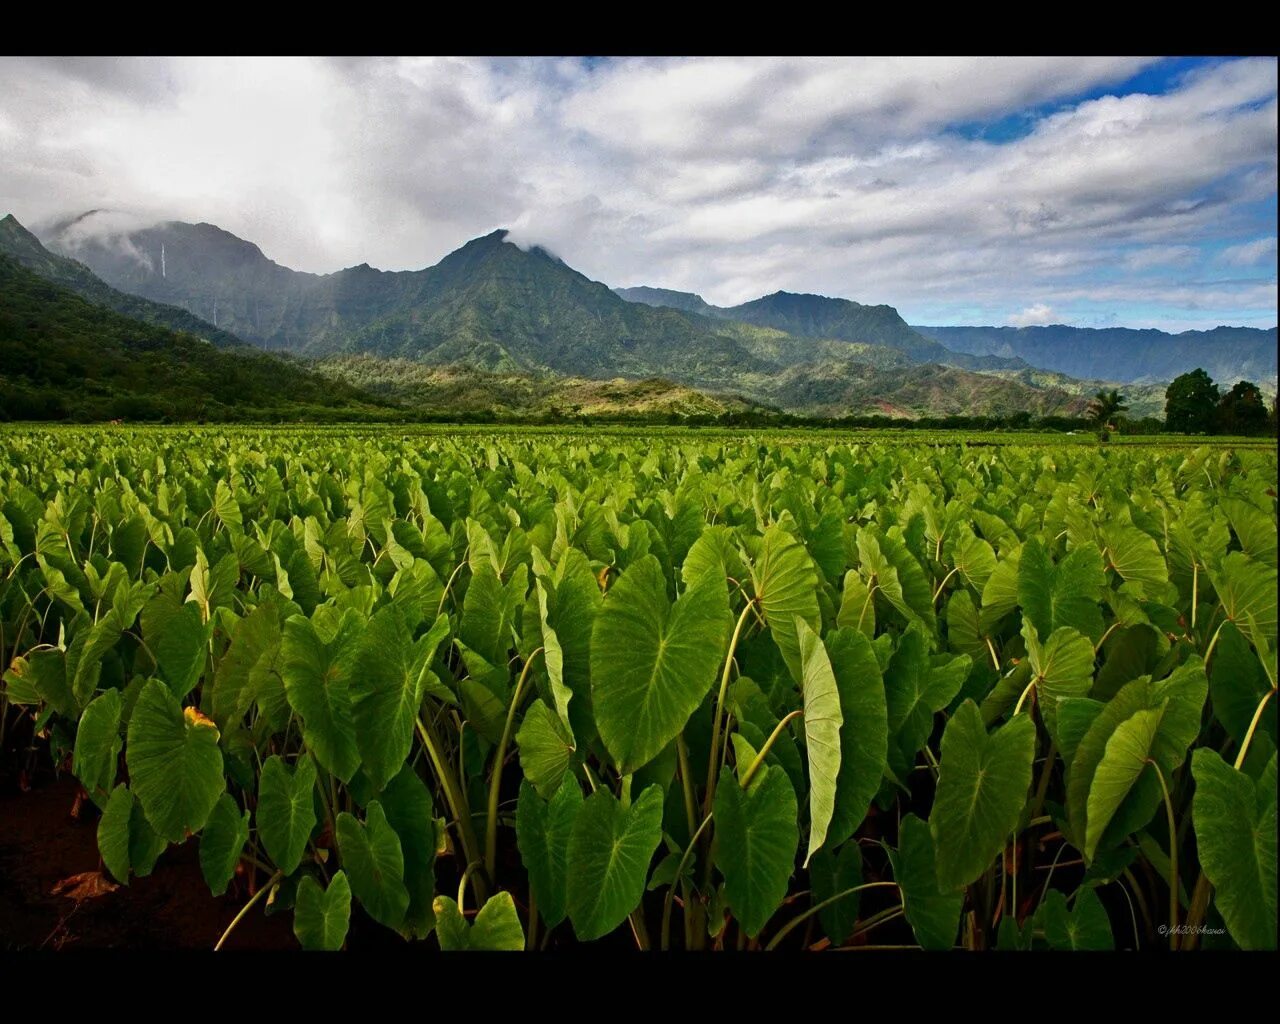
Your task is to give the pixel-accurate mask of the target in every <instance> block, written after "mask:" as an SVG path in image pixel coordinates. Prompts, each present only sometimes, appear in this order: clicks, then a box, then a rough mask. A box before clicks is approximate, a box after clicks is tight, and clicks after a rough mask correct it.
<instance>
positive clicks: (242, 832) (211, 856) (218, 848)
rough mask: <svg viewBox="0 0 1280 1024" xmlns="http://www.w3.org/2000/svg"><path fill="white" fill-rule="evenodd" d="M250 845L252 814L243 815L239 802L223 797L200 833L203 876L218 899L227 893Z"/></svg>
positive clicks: (226, 796) (230, 797) (246, 812)
mask: <svg viewBox="0 0 1280 1024" xmlns="http://www.w3.org/2000/svg"><path fill="white" fill-rule="evenodd" d="M248 842H249V812H248V811H243V812H242V811H241V810H240V807H239V805H238V804H237V803H236V801H235V798H234V797H232V795H231V794H230V793H223V794H222V796H220V797H218V802H217V804H215V805H214V808H213V813H212V814H210V815H209V821H208V822H207V823H206V824H205V826H204V831H203V832H201V833H200V872H201V874H203V875H204V880H205V883H206V884H207V885H208V886H209V891H210V892H212V893H213V894H214V895H215V896H221V895H222V894H223V893H224V892H226V891H227V885H228V883H230V881H231V879H232V877H233V876H234V875H235V873H236V865H238V864H239V863H240V856H241V854H243V853H244V847H245V844H246V843H248Z"/></svg>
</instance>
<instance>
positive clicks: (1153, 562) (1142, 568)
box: [1101, 523, 1169, 584]
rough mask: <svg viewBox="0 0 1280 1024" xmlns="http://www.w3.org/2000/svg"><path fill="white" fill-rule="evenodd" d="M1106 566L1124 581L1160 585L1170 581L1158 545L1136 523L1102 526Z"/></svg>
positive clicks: (1167, 569)
mask: <svg viewBox="0 0 1280 1024" xmlns="http://www.w3.org/2000/svg"><path fill="white" fill-rule="evenodd" d="M1101 533H1102V540H1103V543H1104V544H1106V552H1105V554H1106V556H1107V559H1108V563H1109V565H1108V567H1109V568H1112V569H1114V570H1115V571H1116V572H1117V573H1118V574H1119V576H1120V578H1121V579H1123V580H1124V581H1125V582H1127V583H1139V584H1160V583H1167V582H1168V581H1169V567H1168V565H1167V563H1166V562H1165V557H1164V554H1163V553H1162V552H1161V551H1160V546H1159V545H1158V544H1157V543H1156V542H1155V540H1153V539H1152V538H1151V537H1150V536H1149V535H1148V534H1146V533H1143V532H1142V531H1141V530H1140V529H1138V528H1137V527H1136V526H1126V525H1124V524H1121V523H1115V524H1111V525H1109V526H1106V527H1103V529H1102V531H1101Z"/></svg>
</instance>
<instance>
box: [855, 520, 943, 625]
mask: <svg viewBox="0 0 1280 1024" xmlns="http://www.w3.org/2000/svg"><path fill="white" fill-rule="evenodd" d="M857 543H858V558H859V560H860V562H861V563H862V569H863V572H864V573H865V574H867V575H868V576H870V577H871V581H872V585H873V587H874V588H875V589H876V590H877V591H878V592H879V593H881V594H883V595H884V597H885V599H886V600H887V601H888V602H889V603H890V604H891V605H893V607H894V608H896V609H897V610H898V611H899V612H900V613H902V615H903V617H904V618H906V619H907V621H908V622H917V623H919V624H920V625H921V626H923V627H924V628H925V629H926V630H927V631H928V632H930V633H932V632H934V630H935V629H936V628H937V622H936V618H935V616H934V611H933V588H932V587H930V586H929V579H928V577H927V576H925V573H924V569H923V568H921V566H920V563H919V562H918V561H916V558H915V556H914V555H912V554H911V551H910V550H909V549H908V547H907V546H906V544H904V543H903V541H902V539H901V538H900V537H896V536H894V535H893V534H892V533H881V532H880V530H879V529H877V528H876V527H874V526H865V527H863V528H862V529H861V530H859V531H858V542H857Z"/></svg>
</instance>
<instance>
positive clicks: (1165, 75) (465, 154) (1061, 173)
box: [0, 57, 1277, 331]
mask: <svg viewBox="0 0 1280 1024" xmlns="http://www.w3.org/2000/svg"><path fill="white" fill-rule="evenodd" d="M1276 85H1277V62H1276V60H1275V59H1273V58H1242V59H1222V58H1213V59H1188V58H1136V57H1135V58H1125V57H1089V58H1081V57H1044V58H998V57H986V58H932V57H928V58H896V59H895V58H834V59H827V58H823V59H815V58H779V59H762V58H725V57H709V58H616V59H608V58H589V59H584V58H529V59H514V58H489V59H479V58H466V59H454V58H429V59H381V58H380V59H372V58H361V59H351V58H342V59H320V58H238V59H231V58H228V59H222V58H182V59H165V58H137V59H112V58H74V59H72V58H13V57H3V58H0V215H2V214H3V213H5V212H11V213H13V214H14V215H15V216H16V217H17V218H18V219H19V220H20V221H22V222H23V223H24V224H26V225H27V226H28V227H31V228H33V229H34V230H36V231H37V232H39V231H40V230H41V228H43V227H45V226H47V225H50V224H52V223H55V222H56V221H58V220H59V219H62V218H67V217H70V216H74V215H76V214H79V213H81V212H83V211H86V210H90V209H99V210H104V211H109V212H108V213H107V214H104V215H103V216H100V217H98V218H95V221H96V222H97V223H99V224H101V225H102V228H101V230H119V229H122V228H125V227H128V226H140V225H141V224H143V223H151V222H155V221H158V220H170V219H172V220H187V221H207V222H209V223H213V224H217V225H218V226H220V227H222V228H225V229H226V230H228V231H231V232H232V233H234V234H236V235H239V236H241V237H242V238H247V239H249V240H250V241H253V242H255V243H257V244H258V245H259V246H260V248H261V249H262V250H263V252H264V253H266V255H267V256H268V257H270V258H271V259H273V260H275V261H276V262H278V263H281V264H283V265H285V266H289V267H293V268H295V269H298V270H306V271H311V272H316V273H329V272H331V271H335V270H338V269H341V268H343V267H347V266H353V265H356V264H359V263H369V264H371V265H372V266H375V267H378V268H381V269H385V270H406V269H417V268H420V267H424V266H429V265H431V264H433V263H435V262H437V261H438V260H439V259H440V258H441V257H442V256H444V255H445V254H446V253H448V252H450V251H451V250H453V249H455V248H457V247H458V246H459V245H461V244H462V243H464V242H465V241H467V240H468V239H470V238H474V237H476V236H479V235H482V234H486V233H488V232H489V231H491V230H493V229H494V228H497V227H506V228H510V229H511V231H512V235H511V238H512V240H514V241H516V242H517V243H518V244H539V245H542V246H544V247H545V248H547V249H549V250H550V251H552V252H554V253H555V254H556V255H558V256H559V257H561V258H562V259H563V260H564V261H565V262H566V263H568V264H569V265H571V266H573V267H575V268H576V269H578V270H580V271H582V272H583V273H585V274H586V275H587V276H589V277H591V278H593V279H595V280H600V281H604V282H606V283H608V284H610V285H614V286H630V285H641V284H645V285H652V286H658V287H666V288H676V289H681V290H687V291H695V292H698V293H699V294H701V295H702V296H703V297H704V298H705V299H707V301H709V302H713V303H716V304H720V305H732V304H735V303H738V302H743V301H747V300H749V299H752V298H756V297H758V296H760V295H764V294H768V293H770V292H774V291H777V290H780V289H782V290H787V291H800V292H815V293H818V294H823V295H833V296H841V297H844V298H850V299H855V300H857V301H859V302H864V303H888V304H890V305H893V306H895V307H897V309H898V310H899V312H901V313H902V315H903V316H904V317H905V318H906V319H907V320H908V322H910V323H914V324H939V325H940V324H1013V325H1029V324H1046V323H1067V324H1075V325H1079V326H1085V327H1101V326H1134V327H1158V328H1162V329H1165V330H1173V331H1178V330H1186V329H1196V328H1208V327H1214V326H1217V325H1219V324H1232V325H1246V326H1255V327H1271V326H1274V325H1275V324H1276V304H1277V299H1276V215H1277V210H1276V181H1277V128H1276V126H1277V106H1276V104H1277V95H1276V94H1277V88H1276Z"/></svg>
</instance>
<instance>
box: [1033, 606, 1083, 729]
mask: <svg viewBox="0 0 1280 1024" xmlns="http://www.w3.org/2000/svg"><path fill="white" fill-rule="evenodd" d="M1022 636H1023V639H1024V640H1026V643H1027V660H1028V661H1029V662H1030V664H1031V673H1032V681H1033V682H1034V683H1035V687H1036V697H1037V699H1038V701H1039V703H1040V714H1041V716H1042V717H1043V719H1044V724H1045V727H1046V728H1047V729H1048V730H1049V733H1050V735H1053V736H1056V735H1057V727H1058V702H1059V701H1060V700H1064V699H1065V698H1068V697H1086V696H1088V694H1089V690H1090V689H1091V688H1092V686H1093V659H1094V651H1093V643H1092V642H1091V641H1090V640H1089V638H1088V637H1087V636H1082V635H1081V634H1080V633H1078V632H1077V631H1076V630H1074V629H1072V628H1070V627H1068V626H1063V627H1061V628H1059V629H1055V630H1054V631H1053V633H1052V634H1051V635H1050V636H1049V639H1048V640H1047V641H1045V642H1044V643H1043V644H1042V643H1041V642H1040V637H1039V635H1038V634H1037V631H1036V627H1035V625H1034V624H1033V623H1032V622H1031V620H1030V619H1027V620H1025V621H1024V622H1023V624H1022Z"/></svg>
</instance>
